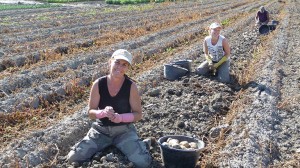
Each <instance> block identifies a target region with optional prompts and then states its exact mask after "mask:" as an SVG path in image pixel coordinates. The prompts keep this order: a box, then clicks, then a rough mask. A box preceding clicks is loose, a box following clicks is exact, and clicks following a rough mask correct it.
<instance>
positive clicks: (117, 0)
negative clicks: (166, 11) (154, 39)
mask: <svg viewBox="0 0 300 168" xmlns="http://www.w3.org/2000/svg"><path fill="white" fill-rule="evenodd" d="M105 2H106V3H107V4H138V3H149V2H156V3H159V2H165V0H105Z"/></svg>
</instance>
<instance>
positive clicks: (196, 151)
mask: <svg viewBox="0 0 300 168" xmlns="http://www.w3.org/2000/svg"><path fill="white" fill-rule="evenodd" d="M158 144H159V146H160V149H161V157H162V160H163V163H164V166H165V167H166V168H184V167H190V168H193V167H195V166H196V163H197V161H198V160H199V157H200V153H201V151H202V150H203V149H204V142H203V141H201V140H199V139H197V138H193V137H189V136H184V135H168V136H163V137H161V138H159V140H158Z"/></svg>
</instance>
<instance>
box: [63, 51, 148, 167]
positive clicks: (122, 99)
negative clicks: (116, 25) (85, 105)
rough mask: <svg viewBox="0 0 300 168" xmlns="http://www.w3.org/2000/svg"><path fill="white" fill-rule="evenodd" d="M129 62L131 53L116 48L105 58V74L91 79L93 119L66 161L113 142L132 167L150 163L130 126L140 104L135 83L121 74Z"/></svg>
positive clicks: (87, 155) (139, 114) (136, 118)
mask: <svg viewBox="0 0 300 168" xmlns="http://www.w3.org/2000/svg"><path fill="white" fill-rule="evenodd" d="M131 63H132V55H131V54H130V53H129V52H128V51H127V50H124V49H119V50H116V51H115V52H114V53H113V54H112V56H111V59H110V61H109V65H110V72H109V74H108V75H106V76H103V77H101V78H99V79H97V80H95V81H94V83H93V86H92V88H91V91H90V99H89V110H88V114H89V117H90V118H91V119H96V121H95V122H94V123H93V124H92V127H91V128H90V130H89V132H88V133H87V135H86V136H85V137H84V138H83V139H82V140H81V141H80V142H79V143H77V144H76V145H75V146H73V147H72V150H71V151H70V152H69V154H68V156H67V159H68V161H69V162H79V163H83V162H85V161H88V160H89V159H91V158H92V156H93V155H94V154H95V153H97V152H99V151H102V150H103V149H105V148H106V147H108V146H110V145H114V146H116V147H117V148H118V149H119V150H120V151H121V152H123V153H124V154H125V155H126V157H127V158H128V160H129V161H131V162H132V163H133V164H134V165H135V167H138V168H147V167H149V166H150V164H151V161H152V158H151V155H150V153H149V151H148V150H147V149H146V144H145V143H144V142H143V141H141V140H140V138H139V137H138V135H137V131H136V128H135V126H134V125H133V123H134V122H137V121H139V120H140V119H141V118H142V105H141V98H140V95H139V92H138V88H137V85H136V83H135V82H134V81H133V80H131V79H130V78H129V77H128V76H127V75H126V74H125V73H126V72H127V71H128V69H129V68H130V65H131Z"/></svg>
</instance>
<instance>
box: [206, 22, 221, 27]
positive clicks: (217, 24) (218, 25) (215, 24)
mask: <svg viewBox="0 0 300 168" xmlns="http://www.w3.org/2000/svg"><path fill="white" fill-rule="evenodd" d="M218 27H220V28H222V26H221V25H220V24H219V23H217V22H214V23H212V24H211V25H210V26H209V28H210V29H215V28H218Z"/></svg>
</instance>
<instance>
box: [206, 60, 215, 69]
mask: <svg viewBox="0 0 300 168" xmlns="http://www.w3.org/2000/svg"><path fill="white" fill-rule="evenodd" d="M208 69H209V70H211V71H214V70H215V67H214V64H213V63H212V62H211V63H208Z"/></svg>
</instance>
